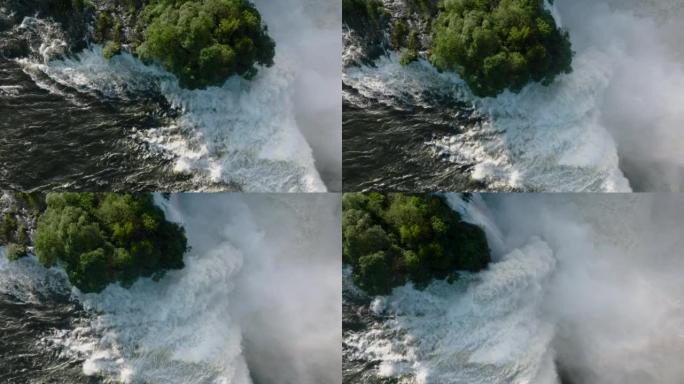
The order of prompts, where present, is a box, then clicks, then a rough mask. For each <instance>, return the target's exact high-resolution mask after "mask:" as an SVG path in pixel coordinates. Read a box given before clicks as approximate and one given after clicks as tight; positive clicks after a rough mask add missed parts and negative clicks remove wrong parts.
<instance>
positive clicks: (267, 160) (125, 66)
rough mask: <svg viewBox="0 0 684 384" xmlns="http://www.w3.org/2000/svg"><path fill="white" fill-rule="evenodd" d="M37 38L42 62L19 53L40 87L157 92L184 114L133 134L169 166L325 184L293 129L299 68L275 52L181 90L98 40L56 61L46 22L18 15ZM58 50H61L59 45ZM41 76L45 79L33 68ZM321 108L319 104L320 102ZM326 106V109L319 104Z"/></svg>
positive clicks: (268, 184)
mask: <svg viewBox="0 0 684 384" xmlns="http://www.w3.org/2000/svg"><path fill="white" fill-rule="evenodd" d="M24 23H25V24H27V27H25V28H28V27H31V28H32V30H35V33H36V34H38V35H39V36H40V37H41V39H42V43H41V46H40V49H39V51H40V55H41V57H42V58H43V59H42V61H40V62H35V61H32V60H31V59H20V60H19V63H21V64H22V65H24V67H25V68H26V72H27V73H28V74H29V75H31V77H32V78H33V79H34V81H36V83H37V84H38V85H39V86H41V87H43V88H44V89H46V90H48V91H50V92H54V93H57V94H63V92H61V91H60V90H59V89H58V87H55V86H54V84H51V82H56V83H58V84H61V85H63V86H67V87H70V88H75V89H77V90H80V91H83V92H97V93H98V94H101V95H104V96H106V97H114V98H130V97H131V96H133V95H134V94H136V93H140V92H146V91H149V92H161V93H162V95H163V96H164V97H165V98H166V99H167V100H168V101H169V103H170V104H171V105H172V107H174V108H177V109H178V110H180V111H181V113H182V115H181V117H180V118H178V119H177V120H176V122H175V124H174V125H173V126H171V127H165V128H161V129H154V130H146V131H138V132H137V133H134V134H135V135H138V136H139V137H141V138H142V139H143V140H146V141H147V142H148V143H150V144H151V147H152V150H155V151H162V152H165V153H171V154H172V155H174V156H175V157H176V167H175V170H176V171H177V172H179V173H188V172H191V173H193V174H197V175H199V176H200V177H201V178H204V179H205V180H207V181H209V182H211V183H226V184H229V185H232V186H236V187H237V188H239V189H241V190H244V191H251V192H298V191H307V192H315V191H319V192H320V191H325V189H326V188H325V185H324V184H323V182H322V181H321V179H320V176H319V174H318V171H317V170H316V167H315V166H314V158H313V155H312V151H311V148H310V146H309V144H308V143H307V141H306V139H305V138H304V136H303V135H302V133H301V132H300V129H299V124H298V122H297V119H296V114H297V111H296V108H295V103H294V99H295V96H294V92H295V87H294V73H296V71H297V68H296V67H295V66H294V65H293V64H292V63H291V62H287V60H280V57H279V56H278V57H276V65H275V66H274V67H272V68H260V71H259V74H258V75H257V77H256V78H255V79H254V80H253V81H245V80H242V79H240V78H238V77H233V78H231V79H229V80H227V81H226V83H225V84H224V85H223V86H221V87H210V88H208V89H206V90H192V91H191V90H186V89H182V88H180V87H179V86H178V82H177V81H176V80H175V78H174V77H173V76H172V75H170V74H169V73H167V72H166V71H164V70H162V69H161V68H158V67H155V66H146V65H144V64H142V63H141V62H140V61H139V60H137V59H135V58H134V57H132V56H131V55H130V54H126V53H124V54H122V55H118V56H116V57H114V58H113V59H111V60H107V59H105V58H104V57H103V56H102V47H101V46H97V45H95V46H92V47H91V48H89V49H86V50H85V51H83V52H80V53H78V54H76V55H73V56H71V57H68V58H65V59H61V60H51V59H54V57H55V55H57V53H63V52H62V51H59V48H60V47H64V41H63V40H62V39H61V35H59V36H56V35H55V32H54V31H53V29H54V28H53V27H54V26H51V24H49V23H46V22H44V21H41V20H39V19H34V18H27V19H26V20H25V21H24ZM57 51H59V52H57ZM36 71H39V72H40V73H41V74H44V75H47V76H48V77H49V79H50V80H49V81H46V80H45V79H41V78H40V76H38V74H37V73H36ZM322 108H323V107H322ZM323 109H325V108H323Z"/></svg>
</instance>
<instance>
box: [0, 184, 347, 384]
mask: <svg viewBox="0 0 684 384" xmlns="http://www.w3.org/2000/svg"><path fill="white" fill-rule="evenodd" d="M158 203H159V204H160V205H162V206H163V207H164V209H165V210H166V214H167V217H169V218H170V219H172V220H174V221H177V222H180V223H182V224H183V225H184V227H185V228H186V231H187V236H188V241H189V245H190V246H191V250H190V251H189V252H188V254H187V255H186V257H185V264H186V266H185V268H184V269H182V270H178V271H172V272H169V273H167V274H166V276H165V277H164V278H163V279H161V280H160V281H158V282H154V281H152V280H150V279H141V280H139V281H138V282H136V283H135V284H134V285H133V286H132V287H131V288H130V289H125V288H122V287H120V286H118V285H110V286H109V287H108V288H107V289H105V290H104V291H103V292H101V293H99V294H86V295H84V294H81V293H79V292H77V291H76V290H72V289H71V287H69V285H68V283H67V282H66V281H65V279H64V276H63V273H62V272H60V271H59V270H49V271H47V270H45V269H44V268H42V267H40V266H38V265H37V264H36V263H35V261H34V260H32V259H26V260H22V261H20V262H18V263H10V262H8V261H7V260H6V259H5V258H4V257H3V258H2V260H1V261H0V294H1V295H0V297H1V298H2V302H0V316H2V320H1V321H2V322H1V323H0V326H2V329H0V332H1V333H2V334H9V335H10V337H9V338H8V339H7V343H6V345H5V346H4V352H2V356H6V355H7V356H9V355H11V356H13V357H12V358H11V359H4V358H3V359H2V363H1V364H3V368H4V369H3V370H2V374H3V375H5V372H8V375H9V376H7V377H6V378H7V379H14V380H15V381H13V382H25V381H22V379H23V380H27V379H31V380H32V381H31V382H35V383H47V382H51V381H49V380H50V379H51V378H59V381H60V382H63V380H65V379H67V378H71V377H74V382H84V383H88V382H91V381H92V382H117V383H118V382H123V383H145V384H162V383H163V384H167V383H178V384H181V383H182V384H187V383H196V384H199V383H202V384H205V383H206V384H219V383H224V384H228V383H230V384H251V383H260V384H268V383H291V384H295V383H296V384H300V383H303V384H316V383H332V382H339V381H340V371H341V368H340V364H341V362H340V354H341V352H340V348H341V322H340V318H341V302H340V301H341V298H340V295H339V292H340V290H341V277H340V270H341V265H340V263H341V262H340V260H341V256H340V249H339V243H340V241H341V240H340V216H339V215H340V207H339V197H337V196H336V195H328V194H322V195H281V196H277V195H254V196H248V195H239V194H200V195H196V194H189V195H172V196H171V197H170V200H168V201H167V200H165V199H163V198H161V197H160V198H158ZM17 329H21V332H17V333H14V331H15V330H17ZM4 340H5V339H3V341H4ZM23 351H27V352H26V354H23V353H22V352H23ZM89 380H90V381H89ZM3 382H5V380H3Z"/></svg>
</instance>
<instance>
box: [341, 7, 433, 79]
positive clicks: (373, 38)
mask: <svg viewBox="0 0 684 384" xmlns="http://www.w3.org/2000/svg"><path fill="white" fill-rule="evenodd" d="M437 6H438V0H383V1H382V9H383V12H382V14H381V16H380V17H379V19H378V20H370V19H368V18H365V17H355V18H351V19H348V20H343V26H342V29H343V34H342V35H343V44H344V54H343V64H344V65H345V66H350V65H372V63H373V61H375V59H377V58H378V57H380V56H382V55H384V54H387V53H388V51H390V50H395V51H401V50H402V49H403V48H406V46H407V45H408V36H409V34H410V33H415V34H416V35H417V36H418V46H417V47H415V48H416V50H417V51H418V53H419V55H420V56H422V57H425V56H426V54H427V50H428V48H429V47H430V44H431V42H432V38H431V29H432V20H433V19H434V18H435V17H436V15H437V9H438V8H437Z"/></svg>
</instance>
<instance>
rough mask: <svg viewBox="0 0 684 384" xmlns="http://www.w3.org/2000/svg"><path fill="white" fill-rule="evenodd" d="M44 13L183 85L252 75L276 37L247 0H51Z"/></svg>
mask: <svg viewBox="0 0 684 384" xmlns="http://www.w3.org/2000/svg"><path fill="white" fill-rule="evenodd" d="M46 12H47V13H48V14H50V15H52V16H53V17H54V18H56V19H57V20H58V21H60V22H61V23H62V24H67V25H65V27H66V28H72V29H73V28H74V27H71V26H69V24H81V26H79V28H77V29H78V31H84V33H85V34H86V35H88V34H90V32H88V30H89V29H91V30H92V34H90V36H86V39H91V40H92V41H94V42H97V43H101V44H103V45H104V49H103V54H104V56H105V57H106V58H112V57H113V56H115V55H117V54H119V53H121V52H122V51H123V50H127V51H129V52H130V53H132V54H133V55H136V56H137V57H139V58H140V59H141V60H143V61H144V62H148V63H157V64H160V65H161V66H162V67H164V68H165V69H166V70H168V71H169V72H171V73H173V74H175V75H176V77H177V78H178V80H179V84H180V85H181V86H182V87H185V88H190V89H197V88H206V87H207V86H211V85H221V84H222V83H223V82H224V81H225V80H226V79H227V78H228V77H230V76H232V75H240V76H242V77H244V78H247V79H250V78H252V77H253V76H254V75H255V74H256V73H257V67H256V65H257V64H258V65H263V66H272V65H273V57H274V55H275V42H274V41H273V40H272V39H271V37H270V36H269V35H268V29H267V27H266V26H265V25H264V24H263V23H262V19H261V15H260V14H259V12H258V11H257V9H256V8H255V7H254V5H253V4H252V3H251V2H249V1H248V0H53V1H51V2H50V4H49V5H48V7H47V9H46ZM89 25H92V28H88V26H89Z"/></svg>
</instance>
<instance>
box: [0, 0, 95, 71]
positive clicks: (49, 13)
mask: <svg viewBox="0 0 684 384" xmlns="http://www.w3.org/2000/svg"><path fill="white" fill-rule="evenodd" d="M55 3H56V2H55V1H52V0H35V1H32V0H0V54H1V55H2V56H3V57H5V58H10V59H11V58H20V57H26V56H28V55H29V54H30V53H31V52H32V51H36V50H37V48H36V47H34V45H35V44H34V43H36V41H40V42H42V38H41V37H40V36H36V34H37V33H38V31H36V30H35V29H33V28H31V26H28V27H27V26H26V25H25V21H27V20H30V19H32V18H36V19H42V20H46V23H48V24H49V23H51V22H52V23H55V24H56V25H58V28H59V29H60V33H59V34H60V37H61V38H63V40H64V45H65V47H64V50H63V52H61V53H63V54H66V53H70V52H77V51H79V50H81V49H83V48H85V47H86V45H87V34H88V25H89V20H91V19H92V16H93V13H92V10H90V9H88V8H84V9H83V11H82V12H73V11H70V10H67V9H63V8H60V7H58V6H56V5H55ZM40 33H42V32H40ZM32 48H33V49H32Z"/></svg>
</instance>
